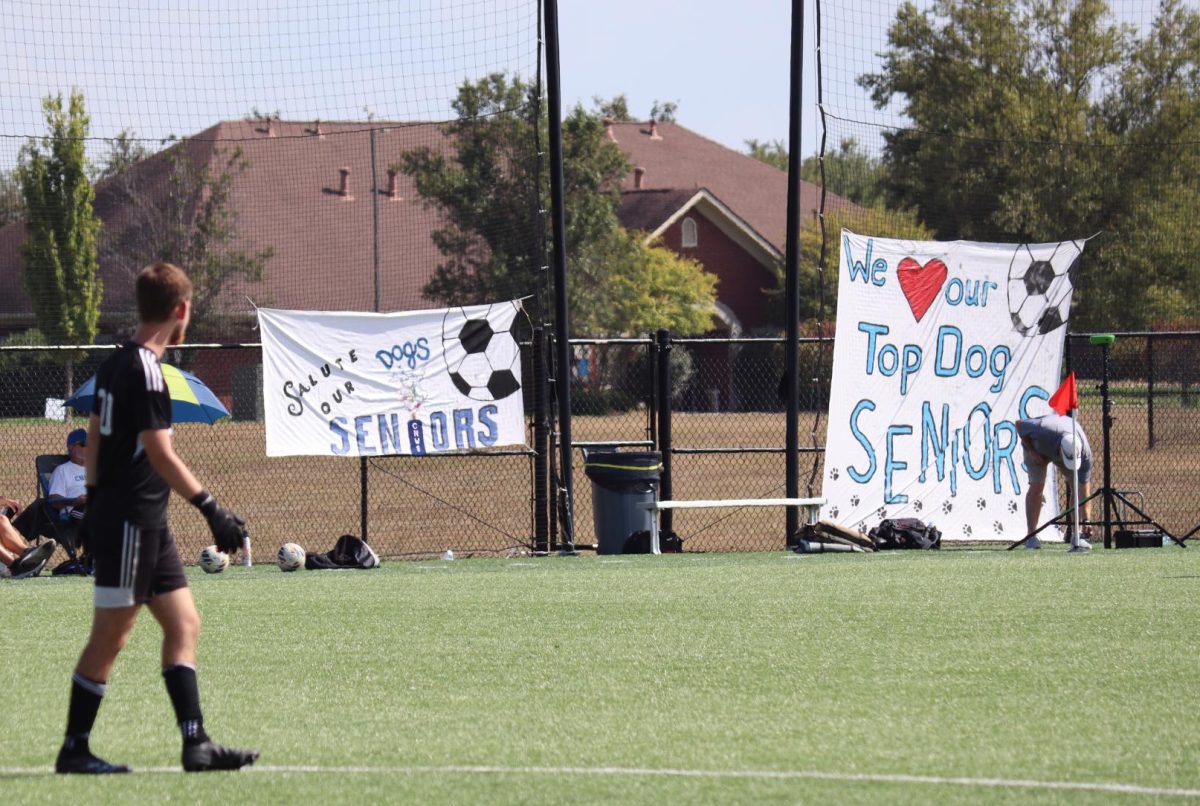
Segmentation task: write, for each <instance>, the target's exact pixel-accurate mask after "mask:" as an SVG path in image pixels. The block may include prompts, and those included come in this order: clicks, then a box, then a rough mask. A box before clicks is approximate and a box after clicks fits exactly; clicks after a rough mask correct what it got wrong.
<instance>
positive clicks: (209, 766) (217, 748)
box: [183, 742, 258, 772]
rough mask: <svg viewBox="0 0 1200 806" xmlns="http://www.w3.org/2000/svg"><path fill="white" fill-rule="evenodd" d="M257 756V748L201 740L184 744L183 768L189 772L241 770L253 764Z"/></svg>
mask: <svg viewBox="0 0 1200 806" xmlns="http://www.w3.org/2000/svg"><path fill="white" fill-rule="evenodd" d="M257 758H258V751H257V750H238V749H237V748H234V747H222V746H221V745H219V744H217V743H216V742H200V743H199V744H186V745H184V746H183V769H184V770H185V771H187V772H209V771H210V770H240V769H241V768H242V767H245V766H247V765H249V764H253V763H254V762H255V760H256V759H257Z"/></svg>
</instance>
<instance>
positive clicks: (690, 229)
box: [680, 218, 700, 249]
mask: <svg viewBox="0 0 1200 806" xmlns="http://www.w3.org/2000/svg"><path fill="white" fill-rule="evenodd" d="M682 227H683V233H682V234H683V241H682V243H681V244H680V245H681V246H683V248H685V249H687V248H688V247H696V246H699V245H700V237H699V235H698V234H697V232H696V219H694V218H685V219H683V224H682Z"/></svg>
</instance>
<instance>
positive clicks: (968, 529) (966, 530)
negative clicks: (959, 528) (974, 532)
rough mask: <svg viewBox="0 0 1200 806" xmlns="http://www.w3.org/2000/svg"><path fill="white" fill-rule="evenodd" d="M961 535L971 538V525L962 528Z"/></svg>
mask: <svg viewBox="0 0 1200 806" xmlns="http://www.w3.org/2000/svg"><path fill="white" fill-rule="evenodd" d="M963 534H964V535H966V536H967V537H970V536H971V524H969V523H968V524H967V525H966V526H964V527H963Z"/></svg>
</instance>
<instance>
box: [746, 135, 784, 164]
mask: <svg viewBox="0 0 1200 806" xmlns="http://www.w3.org/2000/svg"><path fill="white" fill-rule="evenodd" d="M745 142H746V149H747V150H748V151H749V152H750V156H752V157H754V159H756V160H758V161H759V162H765V163H766V164H767V165H771V166H774V167H776V168H778V169H779V170H781V171H784V172H786V171H787V169H788V147H787V144H786V143H784V142H783V141H782V140H772V141H771V142H769V143H768V142H767V141H766V140H746V141H745Z"/></svg>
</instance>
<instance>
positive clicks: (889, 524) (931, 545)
mask: <svg viewBox="0 0 1200 806" xmlns="http://www.w3.org/2000/svg"><path fill="white" fill-rule="evenodd" d="M868 534H869V535H870V538H871V542H873V543H874V544H875V550H876V551H886V550H888V549H940V548H941V547H942V533H941V532H939V531H938V530H937V529H935V528H934V527H932V526H926V525H925V524H924V522H922V521H921V520H919V519H918V518H894V519H888V520H885V521H881V522H880V523H879V525H878V526H876V527H875V528H874V529H872V530H871V531H870V532H869V533H868Z"/></svg>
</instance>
